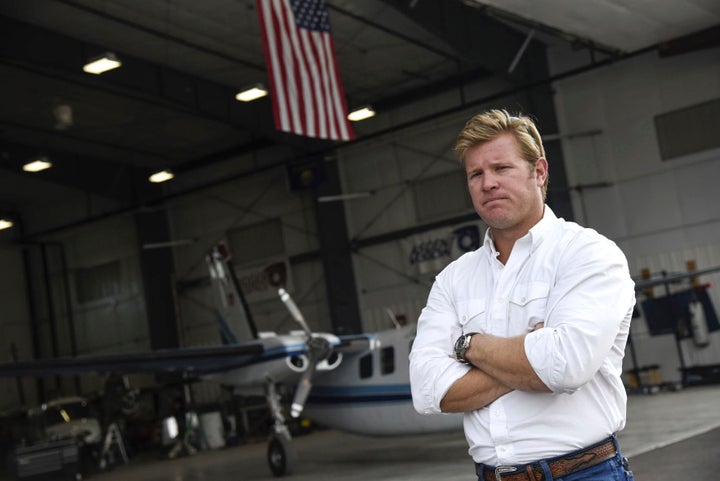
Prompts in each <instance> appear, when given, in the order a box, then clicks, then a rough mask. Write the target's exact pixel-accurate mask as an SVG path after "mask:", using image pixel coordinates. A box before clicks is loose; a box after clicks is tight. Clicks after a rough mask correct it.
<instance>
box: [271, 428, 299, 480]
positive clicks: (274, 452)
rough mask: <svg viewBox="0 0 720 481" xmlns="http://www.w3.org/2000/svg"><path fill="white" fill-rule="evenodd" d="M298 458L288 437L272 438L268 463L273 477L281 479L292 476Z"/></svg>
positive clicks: (278, 436) (277, 436)
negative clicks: (288, 475) (281, 477)
mask: <svg viewBox="0 0 720 481" xmlns="http://www.w3.org/2000/svg"><path fill="white" fill-rule="evenodd" d="M296 458H297V456H296V453H295V448H294V447H293V445H292V441H291V440H290V439H289V438H288V437H286V436H282V435H274V436H272V437H271V438H270V442H269V443H268V450H267V461H268V465H269V466H270V471H272V473H273V476H275V477H280V476H285V475H286V474H290V473H291V472H292V470H293V468H294V467H295V461H296Z"/></svg>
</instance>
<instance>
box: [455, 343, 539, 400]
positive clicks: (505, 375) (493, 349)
mask: <svg viewBox="0 0 720 481" xmlns="http://www.w3.org/2000/svg"><path fill="white" fill-rule="evenodd" d="M525 336H526V335H522V336H516V337H509V338H504V337H497V336H491V335H489V334H475V335H474V336H473V337H472V340H471V341H470V347H469V349H468V350H467V352H466V355H465V356H466V357H467V359H468V360H469V361H470V362H471V363H472V364H473V366H475V367H477V368H478V369H480V370H481V371H483V372H484V373H486V374H487V375H488V376H490V377H492V378H494V379H496V380H497V381H498V382H499V383H501V384H504V385H506V386H508V387H509V388H510V389H511V390H512V389H517V390H520V391H535V392H550V389H548V387H547V386H545V384H544V383H543V382H542V381H541V380H540V378H539V377H538V376H537V374H535V371H534V370H533V368H532V366H531V365H530V362H529V361H528V358H527V356H526V355H525Z"/></svg>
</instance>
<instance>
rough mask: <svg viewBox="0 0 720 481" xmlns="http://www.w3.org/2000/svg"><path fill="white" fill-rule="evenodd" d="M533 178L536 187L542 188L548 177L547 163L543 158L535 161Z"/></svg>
mask: <svg viewBox="0 0 720 481" xmlns="http://www.w3.org/2000/svg"><path fill="white" fill-rule="evenodd" d="M534 170H535V177H536V178H537V181H538V186H539V187H542V186H543V184H544V183H545V179H547V176H548V163H547V160H546V159H545V157H540V158H538V159H537V162H535V169H534Z"/></svg>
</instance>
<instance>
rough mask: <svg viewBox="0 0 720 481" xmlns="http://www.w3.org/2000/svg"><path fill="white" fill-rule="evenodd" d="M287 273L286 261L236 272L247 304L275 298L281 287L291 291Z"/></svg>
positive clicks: (288, 267) (288, 270)
mask: <svg viewBox="0 0 720 481" xmlns="http://www.w3.org/2000/svg"><path fill="white" fill-rule="evenodd" d="M289 272H290V266H289V265H288V262H287V259H282V260H271V261H269V262H268V263H267V264H263V265H259V266H258V265H255V266H254V267H248V268H239V269H237V270H236V273H237V277H238V282H239V283H240V288H241V289H242V291H243V294H244V295H245V299H247V301H248V302H253V301H261V300H267V299H272V298H277V296H278V293H277V292H278V289H279V288H281V287H282V288H285V289H288V290H291V289H292V286H289V285H288V283H289V281H290V275H289Z"/></svg>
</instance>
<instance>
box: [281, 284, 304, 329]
mask: <svg viewBox="0 0 720 481" xmlns="http://www.w3.org/2000/svg"><path fill="white" fill-rule="evenodd" d="M278 294H279V295H280V300H281V301H283V303H284V304H285V307H287V310H288V311H290V315H291V316H293V318H294V319H295V321H297V323H298V324H300V326H302V328H303V331H305V334H307V336H308V339H309V338H311V337H312V331H311V330H310V328H309V327H308V325H307V323H306V322H305V318H304V317H303V315H302V313H301V312H300V309H298V307H297V306H296V305H295V301H293V300H292V297H290V294H288V292H287V291H286V290H285V289H283V288H282V287H281V288H280V289H278Z"/></svg>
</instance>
